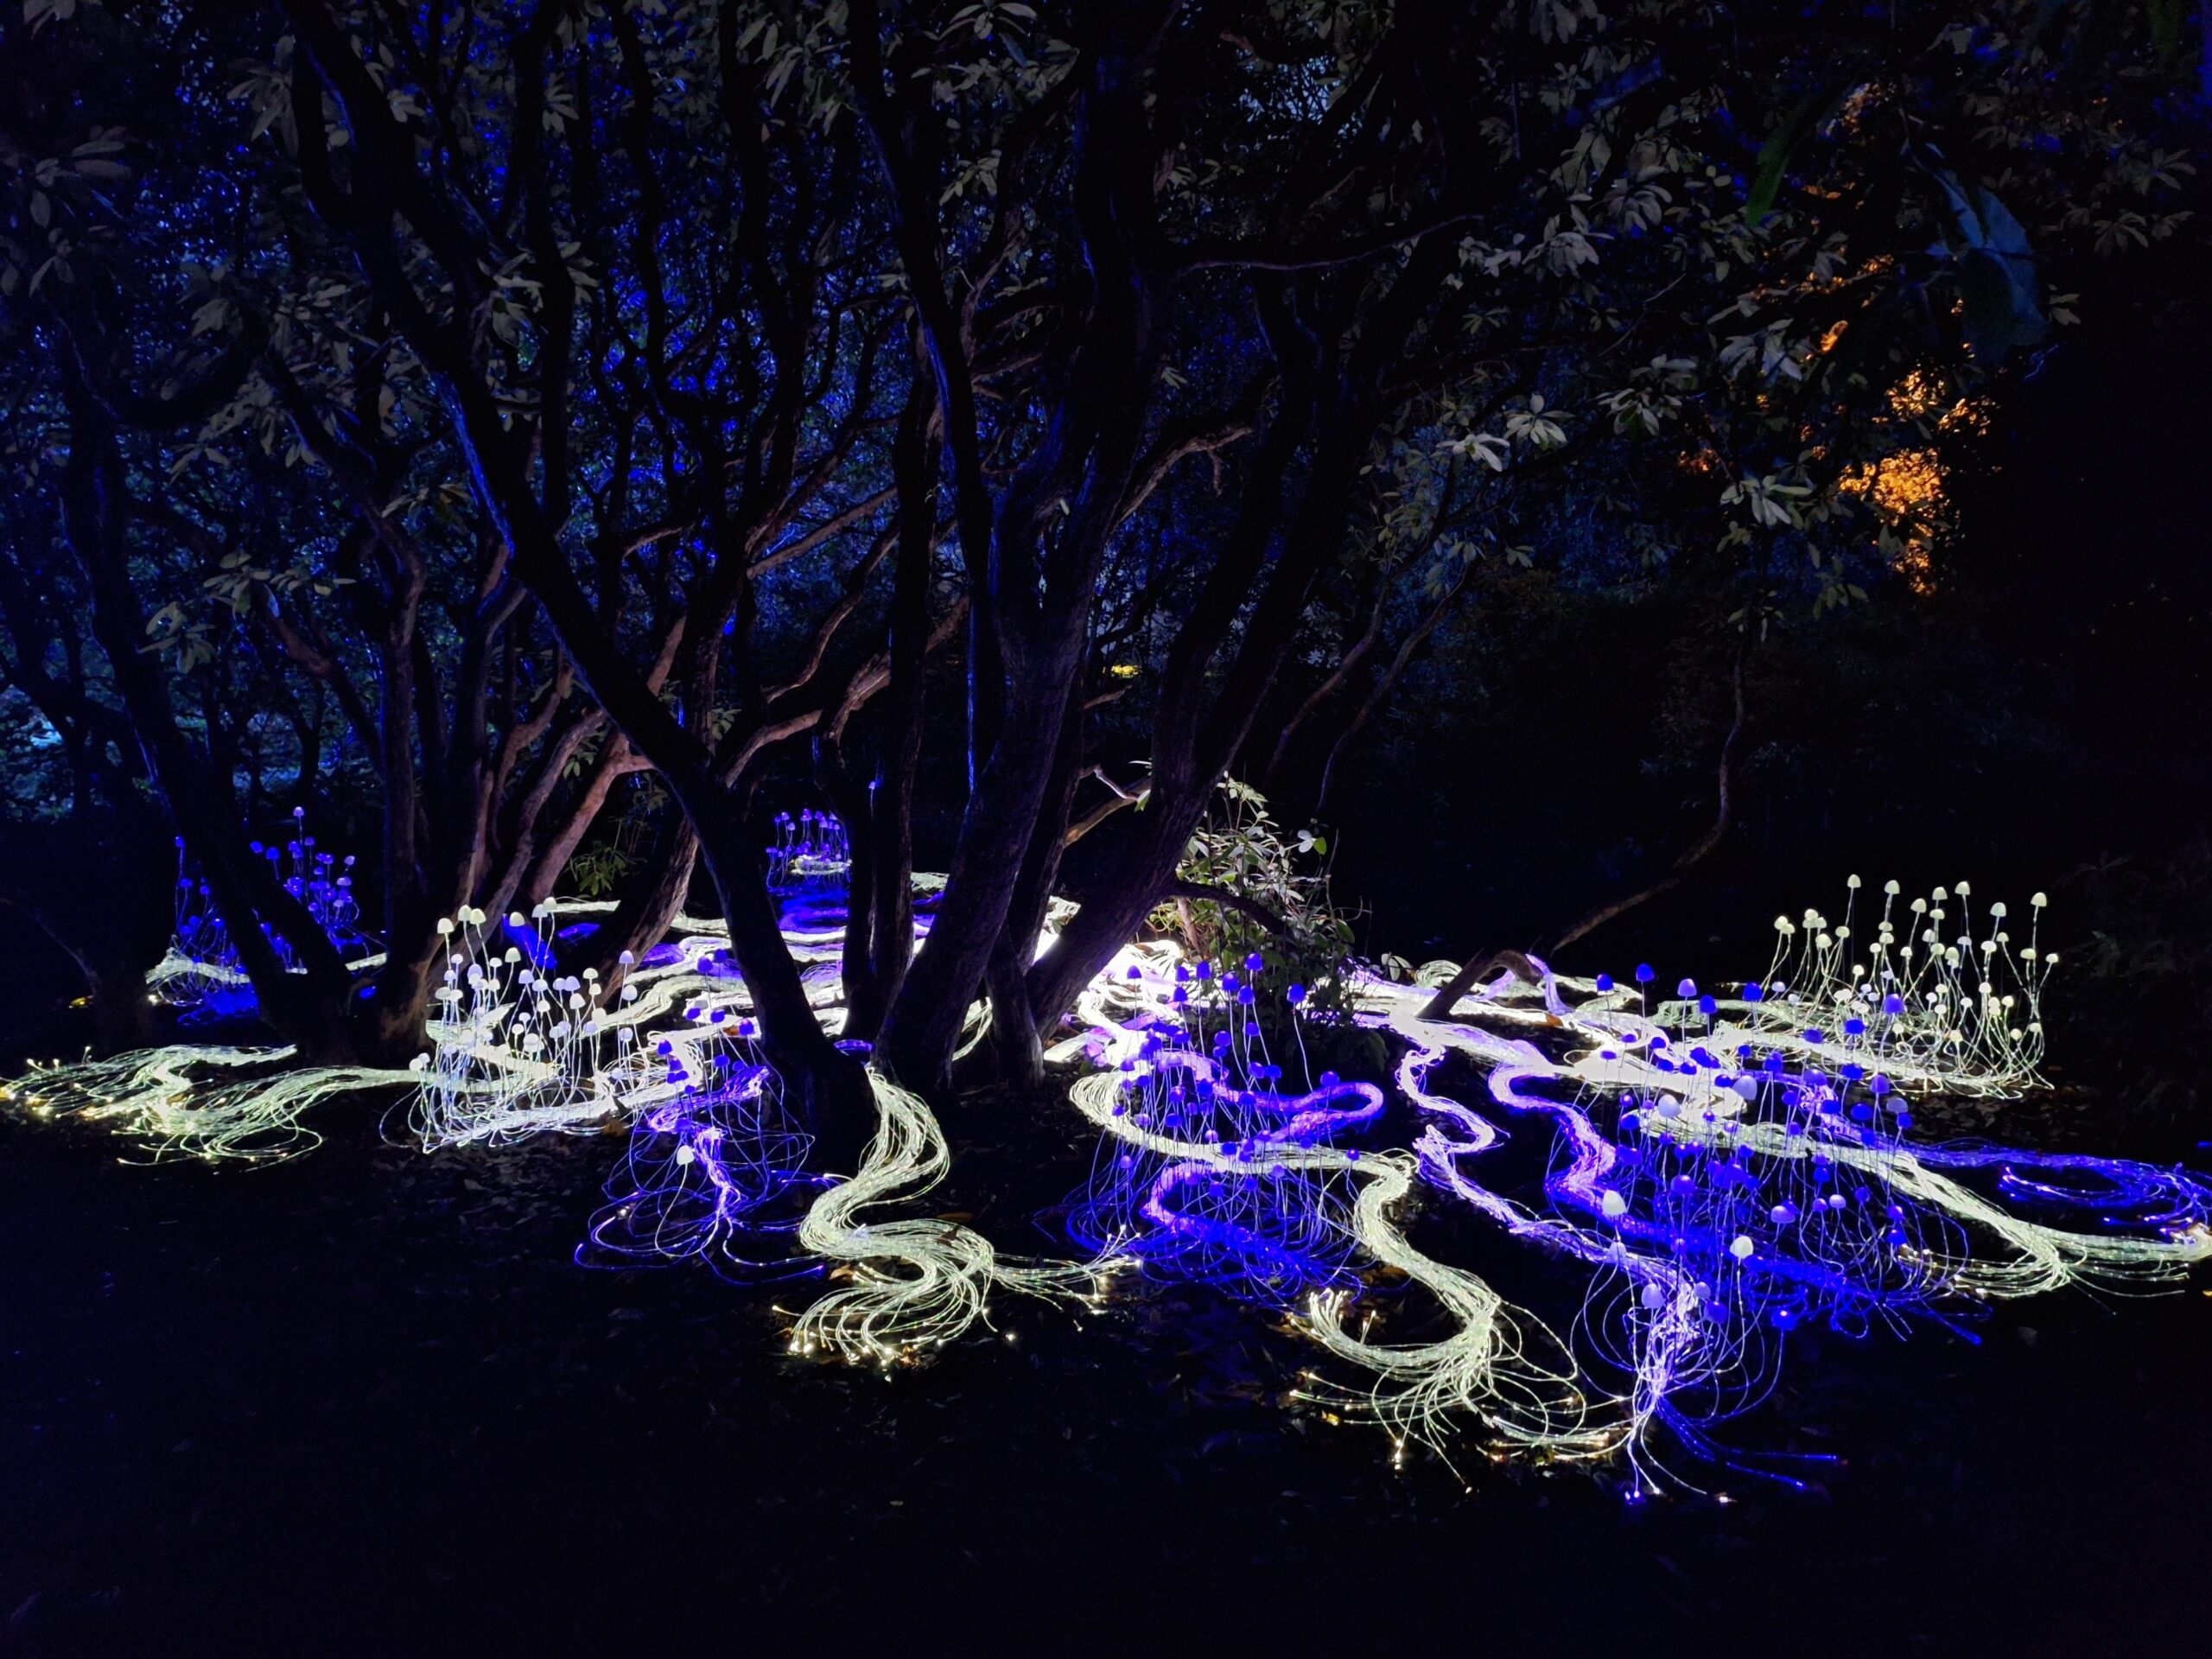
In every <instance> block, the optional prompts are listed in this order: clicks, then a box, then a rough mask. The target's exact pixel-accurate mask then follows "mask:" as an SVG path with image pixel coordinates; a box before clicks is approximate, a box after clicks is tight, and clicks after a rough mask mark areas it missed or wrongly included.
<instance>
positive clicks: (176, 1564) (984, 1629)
mask: <svg viewBox="0 0 2212 1659" xmlns="http://www.w3.org/2000/svg"><path fill="white" fill-rule="evenodd" d="M320 1121H321V1124H322V1127H323V1128H324V1129H325V1131H326V1132H327V1133H328V1134H329V1135H330V1136H331V1140H330V1142H329V1144H327V1145H326V1146H324V1147H321V1149H319V1150H318V1151H316V1152H315V1153H314V1154H311V1155H309V1156H307V1157H305V1158H302V1159H300V1160H297V1161H295V1162H292V1163H289V1164H285V1165H282V1166H276V1167H270V1168H262V1169H251V1170H249V1169H240V1168H235V1167H232V1168H218V1169H210V1168H208V1167H206V1166H196V1165H189V1164H178V1165H168V1166H159V1167H144V1166H129V1165H126V1164H124V1163H122V1162H119V1161H118V1153H119V1152H122V1151H124V1147H123V1146H122V1143H120V1142H118V1141H115V1140H113V1139H111V1138H109V1137H106V1136H104V1135H98V1134H95V1133H92V1132H88V1131H86V1130H82V1129H70V1128H54V1127H52V1126H46V1125H31V1124H25V1123H22V1122H16V1121H9V1122H0V1289H3V1291H4V1294H0V1355H4V1358H0V1652H22V1653H25V1654H32V1655H46V1654H52V1655H69V1656H73V1655H79V1654H90V1655H110V1654H112V1655H141V1654H143V1655H161V1656H168V1655H193V1654H217V1653H220V1654H238V1655H258V1654H264V1653H268V1654H277V1653H284V1654H290V1653H313V1654H318V1655H321V1654H335V1653H355V1652H360V1653H376V1654H410V1655H414V1654H443V1653H470V1654H477V1655H502V1654H509V1653H524V1652H528V1653H532V1654H567V1653H582V1652H607V1651H633V1652H634V1651H647V1650H650V1651H653V1652H664V1651H668V1650H671V1649H672V1648H674V1647H675V1646H676V1644H678V1643H695V1642H699V1641H707V1642H710V1643H713V1644H714V1647H713V1648H712V1649H710V1650H712V1651H717V1652H733V1653H753V1652H766V1651H772V1650H774V1649H779V1648H783V1647H785V1646H789V1645H792V1644H795V1643H799V1642H804V1643H823V1644H827V1645H828V1646H829V1648H830V1649H832V1650H834V1651H836V1652H840V1653H843V1652H858V1651H866V1650H869V1649H876V1648H895V1649H900V1650H908V1651H911V1650H920V1651H925V1652H937V1651H953V1650H961V1651H979V1652H1006V1653H1025V1652H1043V1653H1050V1654H1055V1655H1057V1654H1059V1653H1064V1652H1067V1651H1079V1652H1089V1651H1099V1652H1116V1653H1148V1652H1185V1651H1198V1650H1213V1651H1219V1652H1225V1653H1242V1652H1249V1651H1255V1650H1257V1649H1259V1648H1261V1647H1262V1645H1263V1644H1264V1645H1266V1646H1267V1647H1268V1648H1270V1649H1273V1650H1276V1651H1281V1652H1285V1653H1321V1652H1339V1653H1351V1654H1366V1653H1377V1652H1384V1651H1389V1650H1392V1649H1397V1648H1399V1647H1401V1646H1402V1645H1405V1644H1408V1643H1411V1642H1413V1641H1415V1640H1430V1639H1435V1640H1446V1639H1449V1640H1452V1641H1453V1642H1454V1643H1455V1644H1463V1645H1465V1646H1467V1647H1470V1648H1475V1649H1480V1650H1489V1651H1507V1652H1517V1651H1545V1652H1556V1651H1578V1650H1581V1649H1585V1648H1586V1647H1590V1648H1596V1647H1602V1648H1604V1649H1608V1650H1613V1649H1618V1650H1624V1651H1633V1652H1637V1653H1640V1654H1649V1653H1653V1652H1673V1651H1677V1650H1681V1651H1688V1650H1692V1649H1694V1650H1695V1651H1697V1652H1699V1653H1700V1654H1701V1655H1705V1656H1714V1655H1726V1654H1731V1653H1760V1654H1777V1653H1782V1654H1801V1653H1808V1652H1825V1651H1831V1650H1840V1649H1846V1648H1849V1649H1857V1650H1860V1651H1873V1652H1885V1653H1886V1652H1897V1651H1929V1652H1967V1653H1980V1652H1994V1651H1999V1650H2002V1651H2005V1652H2007V1653H2012V1654H2042V1653H2050V1654H2082V1653H2089V1652H2098V1651H2105V1650H2107V1649H2110V1648H2112V1647H2113V1645H2115V1644H2116V1643H2126V1645H2128V1646H2129V1647H2131V1648H2136V1649H2151V1648H2152V1647H2154V1646H2155V1645H2157V1644H2158V1643H2160V1642H2161V1641H2164V1643H2167V1644H2169V1646H2170V1649H2171V1650H2173V1651H2177V1652H2179V1651H2202V1646H2201V1642H2202V1630H2203V1628H2204V1625H2203V1581H2202V1569H2203V1562H2204V1545H2205V1538H2206V1528H2205V1523H2204V1520H2203V1516H2204V1494H2205V1493H2206V1492H2207V1491H2212V1414H2208V1413H2207V1412H2206V1411H2205V1410H2204V1408H2203V1404H2202V1401H2203V1390H2204V1378H2205V1370H2206V1366H2205V1362H2206V1360H2207V1359H2208V1358H2212V1300H2207V1298H2208V1295H2212V1277H2208V1276H2206V1275H2200V1277H2199V1280H2198V1281H2197V1282H2196V1283H2194V1284H2192V1285H2190V1287H2188V1288H2187V1289H2185V1290H2184V1291H2183V1292H2181V1293H2180V1294H2176V1295H2172V1296H2164V1297H2158V1298H2152V1299H2147V1300H2141V1301H2136V1302H2131V1303H2128V1304H2126V1305H2121V1306H2104V1305H2101V1304H2100V1303H2099V1302H2097V1301H2096V1300H2093V1299H2091V1298H2089V1297H2088V1296H2086V1295H2083V1294H2071V1295H2067V1296H2062V1297H2056V1298H2050V1299H2046V1300H2042V1301H2037V1302H2032V1303H2026V1304H2016V1305H2013V1306H2007V1307H2001V1308H1999V1310H1997V1313H1996V1315H1995V1317H1994V1319H1993V1320H1992V1321H1991V1322H1989V1323H1988V1324H1987V1325H1985V1326H1984V1327H1983V1329H1982V1332H1981V1336H1982V1338H1983V1340H1981V1341H1980V1343H1979V1344H1974V1343H1969V1342H1967V1341H1965V1340H1962V1339H1961V1338H1959V1337H1956V1336H1955V1335H1952V1334H1950V1333H1948V1332H1945V1331H1943V1330H1942V1329H1941V1328H1937V1327H1925V1328H1922V1329H1919V1330H1916V1332H1914V1333H1913V1334H1912V1336H1911V1337H1910V1339H1909V1340H1900V1339H1898V1338H1893V1337H1889V1336H1877V1337H1875V1338H1872V1339H1869V1340H1866V1341H1861V1342H1850V1341H1845V1340H1842V1339H1840V1338H1833V1337H1827V1336H1825V1335H1820V1336H1815V1337H1813V1338H1809V1339H1808V1340H1806V1341H1803V1342H1801V1343H1800V1344H1798V1345H1797V1347H1796V1349H1794V1350H1793V1352H1792V1356H1791V1363H1790V1365H1789V1371H1788V1375H1787V1376H1786V1378H1785V1386H1784V1388H1783V1390H1782V1391H1781V1393H1780V1394H1779V1395H1778V1397H1777V1399H1776V1400H1775V1401H1774V1402H1771V1404H1770V1406H1769V1407H1767V1408H1764V1414H1765V1415H1766V1416H1768V1417H1769V1418H1770V1420H1772V1421H1774V1422H1777V1423H1780V1424H1781V1425H1783V1431H1782V1432H1783V1433H1784V1435H1785V1438H1786V1439H1787V1440H1788V1441H1789V1444H1790V1445H1791V1446H1795V1447H1796V1448H1798V1449H1808V1448H1813V1447H1826V1448H1827V1449H1829V1450H1831V1451H1833V1452H1835V1453H1837V1454H1838V1455H1840V1457H1841V1458H1843V1459H1845V1461H1844V1462H1843V1463H1841V1464H1840V1465H1837V1466H1835V1467H1834V1468H1831V1469H1828V1470H1827V1471H1825V1472H1823V1473H1821V1476H1820V1479H1819V1484H1818V1490H1816V1491H1812V1492H1809V1493H1797V1492H1792V1491H1786V1490H1784V1489H1782V1488H1779V1487H1776V1486H1772V1485H1770V1484H1764V1483H1761V1482H1758V1481H1756V1480H1748V1479H1745V1478H1742V1477H1740V1476H1737V1475H1734V1474H1732V1473H1730V1472H1729V1471H1725V1470H1721V1471H1716V1470H1713V1469H1712V1468H1710V1467H1709V1466H1707V1467H1705V1468H1700V1467H1699V1466H1698V1465H1694V1464H1688V1463H1687V1462H1686V1463H1685V1464H1684V1465H1682V1467H1683V1469H1684V1472H1686V1473H1688V1474H1689V1475H1690V1476H1691V1478H1694V1479H1698V1480H1700V1483H1701V1484H1703V1483H1706V1482H1710V1483H1711V1484H1712V1485H1713V1487H1714V1488H1716V1489H1717V1491H1725V1492H1726V1497H1727V1501H1726V1502H1723V1501H1720V1500H1719V1498H1718V1497H1713V1496H1708V1497H1690V1496H1683V1497H1672V1498H1669V1499H1665V1500H1662V1501H1657V1502H1651V1503H1643V1504H1640V1505H1633V1506H1632V1505H1630V1504H1627V1503H1624V1501H1623V1499H1622V1497H1621V1496H1620V1494H1619V1491H1618V1487H1617V1486H1615V1485H1610V1484H1606V1483H1605V1482H1603V1481H1600V1480H1598V1479H1593V1478H1591V1476H1590V1475H1588V1474H1587V1473H1582V1472H1571V1471H1558V1472H1554V1473H1550V1474H1535V1473H1528V1472H1522V1473H1519V1474H1515V1473H1512V1472H1510V1471H1505V1470H1503V1469H1497V1468H1494V1467H1493V1466H1492V1465H1490V1464H1489V1463H1488V1462H1487V1461H1485V1460H1484V1459H1483V1458H1482V1457H1481V1456H1480V1454H1479V1452H1478V1453H1477V1454H1476V1455H1475V1456H1473V1457H1471V1458H1469V1459H1464V1460H1462V1461H1461V1462H1460V1464H1459V1468H1460V1470H1461V1471H1463V1472H1464V1473H1465V1475H1466V1476H1467V1479H1468V1482H1470V1483H1471V1484H1463V1482H1462V1481H1461V1479H1460V1478H1458V1477H1457V1476H1456V1475H1455V1474H1454V1473H1453V1472H1452V1470H1450V1469H1448V1468H1446V1466H1445V1465H1442V1464H1441V1463H1440V1462H1437V1461H1435V1460H1433V1459H1423V1458H1421V1457H1414V1458H1409V1459H1408V1463H1407V1465H1406V1467H1405V1468H1403V1469H1402V1470H1400V1471H1394V1470H1393V1469H1392V1467H1391V1464H1390V1459H1389V1442H1388V1441H1387V1440H1386V1439H1385V1438H1384V1437H1383V1435H1382V1434H1381V1433H1378V1432H1376V1431H1375V1430H1373V1429H1371V1428H1365V1427H1354V1426H1345V1427H1330V1426H1327V1425H1325V1423H1323V1422H1322V1421H1320V1420H1319V1418H1318V1417H1316V1416H1314V1415H1312V1414H1298V1413H1294V1412H1292V1411H1288V1410H1286V1409H1284V1408H1283V1407H1282V1405H1281V1403H1280V1397H1281V1394H1282V1393H1283V1391H1284V1390H1285V1389H1287V1387H1288V1386H1290V1384H1291V1383H1292V1382H1293V1380H1294V1377H1295V1376H1296V1374H1297V1372H1298V1371H1299V1370H1300V1368H1301V1367H1304V1366H1306V1365H1310V1364H1313V1363H1315V1357H1316V1351H1315V1350H1313V1348H1311V1347H1310V1346H1309V1345H1306V1344H1302V1343H1301V1342H1300V1341H1299V1340H1297V1339H1296V1338H1294V1337H1292V1336H1290V1335H1287V1334H1286V1333H1284V1332H1281V1331H1280V1330H1278V1329H1276V1328H1275V1327H1274V1322H1273V1320H1272V1319H1271V1318H1270V1317H1269V1316H1268V1315H1267V1314H1265V1313H1262V1312H1260V1311H1257V1310H1254V1309H1250V1308H1247V1307H1244V1306H1239V1305H1238V1304H1236V1303H1234V1302H1232V1301H1230V1300H1227V1299H1225V1298H1224V1297H1222V1296H1220V1295H1218V1294H1216V1293H1213V1292H1211V1291H1209V1290H1206V1289H1204V1288H1198V1287H1161V1286H1153V1287H1141V1286H1140V1287H1135V1288H1134V1289H1132V1290H1131V1291H1130V1292H1128V1294H1124V1295H1122V1296H1120V1297H1118V1298H1117V1299H1116V1302H1115V1303H1114V1305H1113V1306H1110V1307H1109V1309H1108V1310H1106V1311H1104V1312H1103V1313H1082V1314H1081V1315H1080V1317H1078V1316H1077V1314H1075V1313H1070V1312H1067V1311H1065V1310H1060V1309H1056V1308H1053V1307H1050V1306H1042V1305H1036V1304H1023V1303H1019V1302H1015V1301H1013V1300H1002V1301H1001V1303H1000V1305H999V1306H997V1307H996V1308H995V1318H996V1320H997V1325H998V1329H997V1330H996V1331H995V1332H978V1333H977V1334H976V1336H975V1338H973V1339H971V1340H969V1341H968V1342H966V1343H964V1344H960V1345H958V1346H957V1347H956V1348H954V1349H952V1350H951V1351H948V1352H947V1353H946V1354H945V1356H944V1358H943V1359H942V1360H941V1361H940V1362H939V1363H936V1364H934V1365H932V1366H931V1367H929V1368H927V1369H925V1370H913V1371H906V1372H901V1373H899V1374H897V1375H894V1376H889V1377H883V1376H875V1375H872V1374H859V1373H855V1372H853V1371H849V1370H838V1369H833V1368H827V1367H822V1366H817V1365H812V1364H807V1363H801V1362H798V1361H794V1360H792V1359H790V1358H788V1357H785V1353H784V1349H783V1344H782V1342H781V1340H780V1327H781V1321H780V1319H779V1317H778V1315H777V1313H775V1311H774V1305H775V1304H776V1303H777V1301H778V1300H779V1291H778V1289H777V1288H776V1287H738V1286H732V1285H729V1284H726V1283H723V1282H721V1281H718V1280H716V1279H715V1277H714V1276H712V1275H711V1274H709V1273H707V1272H705V1271H703V1270H700V1269H698V1268H654V1269H626V1270H622V1271H589V1270H586V1269H584V1268H579V1267H578V1266H576V1265H575V1262H574V1260H573V1252H574V1250H575V1245H576V1243H577V1242H578V1240H579V1239H580V1237H581V1236H582V1232H583V1229H584V1227H585V1225H586V1224H587V1222H588V1219H589V1217H590V1216H591V1214H592V1212H593V1211H594V1208H595V1207H596V1206H597V1205H598V1203H599V1202H600V1201H601V1181H602V1179H604V1177H605V1175H606V1173H607V1170H608V1169H609V1168H610V1167H611V1166H612V1164H613V1160H614V1158H615V1156H616V1154H617V1152H618V1150H619V1143H617V1142H615V1141H611V1140H608V1139H604V1138H581V1139H557V1138H546V1139H541V1140H539V1141H534V1142H531V1143H528V1144H525V1145H523V1146H519V1147H509V1148H505V1149H499V1150H490V1151H485V1150H454V1151H446V1152H441V1153H438V1154H430V1155H425V1154H422V1153H420V1152H417V1151H414V1150H410V1149H408V1148H405V1147H398V1146H392V1145H387V1144H385V1143H384V1142H383V1141H382V1139H381V1138H380V1135H379V1133H378V1122H377V1114H376V1113H375V1111H374V1110H373V1109H365V1108H362V1107H359V1106H356V1107H353V1108H351V1109H349V1108H347V1107H346V1106H343V1105H340V1106H338V1107H334V1108H327V1109H325V1110H324V1111H323V1112H322V1114H321V1120H320ZM994 1128H1002V1129H1004V1130H1005V1131H1006V1133H1004V1134H1002V1135H998V1136H997V1137H996V1138H993V1137H992V1136H990V1135H988V1134H985V1135H978V1134H977V1133H976V1131H977V1130H979V1129H982V1130H986V1131H988V1130H991V1129H994ZM951 1130H952V1135H953V1140H954V1143H955V1149H956V1174H955V1177H954V1179H953V1182H952V1183H951V1184H950V1186H949V1187H948V1188H947V1189H946V1191H945V1192H944V1193H943V1194H942V1195H941V1196H940V1197H939V1198H937V1199H933V1200H932V1203H934V1204H938V1205H941V1206H942V1208H943V1209H944V1210H945V1211H955V1210H959V1211H971V1212H974V1213H975V1214H976V1222H977V1224H978V1225H979V1226H981V1227H982V1228H983V1229H984V1230H986V1231H987V1232H988V1233H989V1234H990V1235H992V1236H993V1237H994V1238H995V1240H996V1241H997V1242H998V1243H999V1244H1000V1245H1001V1248H1002V1249H1015V1250H1020V1249H1027V1248H1033V1249H1039V1250H1046V1249H1054V1248H1056V1245H1055V1242H1054V1241H1053V1240H1052V1238H1051V1237H1050V1236H1048V1235H1047V1234H1046V1232H1044V1231H1041V1230H1039V1224H1036V1223H1035V1221H1034V1219H1033V1218H1034V1216H1035V1214H1036V1212H1037V1211H1039V1210H1041V1209H1043V1208H1045V1207H1046V1206H1048V1205H1050V1204H1051V1203H1052V1201H1053V1200H1054V1199H1055V1198H1058V1197H1059V1196H1060V1195H1061V1194H1063V1193H1065V1192H1066V1191H1067V1190H1068V1189H1069V1188H1071V1187H1072V1186H1073V1185H1076V1184H1077V1182H1078V1181H1079V1180H1080V1179H1082V1177H1083V1175H1084V1171H1085V1170H1086V1169H1087V1168H1088V1166H1089V1162H1090V1149H1089V1147H1088V1144H1087V1141H1086V1139H1085V1136H1084V1134H1083V1126H1082V1125H1081V1124H1080V1123H1079V1122H1078V1121H1077V1119H1076V1118H1075V1116H1074V1115H1073V1114H1072V1113H1071V1112H1067V1111H1065V1110H1062V1111H1059V1112H1058V1113H1052V1112H1045V1113H1039V1112H1034V1111H1021V1110H1009V1109H990V1108H989V1107H988V1104H986V1105H983V1106H979V1107H978V1108H976V1109H975V1110H974V1111H973V1112H972V1113H970V1114H969V1115H968V1116H967V1117H966V1119H965V1121H960V1122H954V1123H953V1124H952V1125H951ZM2027 1138H2038V1137H2033V1136H2031V1137H2027ZM2107 1150H2111V1151H2120V1150H2124V1148H2118V1147H2113V1148H2107ZM1061 1248H1064V1247H1061ZM1484 1270H1485V1271H1487V1270H1489V1268H1488V1266H1487V1264H1486V1263H1484ZM1535 1291H1536V1292H1537V1293H1538V1294H1543V1292H1544V1287H1542V1286H1541V1285H1538V1286H1536V1287H1535ZM806 1294H811V1293H810V1287H804V1286H801V1287H784V1289H783V1292H782V1295H783V1296H784V1298H785V1299H786V1300H787V1299H788V1298H789V1297H790V1296H793V1295H798V1296H803V1295H806ZM1509 1294H1511V1293H1509ZM1571 1313H1572V1307H1571V1305H1570V1306H1567V1308H1565V1309H1564V1310H1560V1311H1559V1313H1558V1314H1557V1317H1560V1318H1561V1319H1564V1318H1566V1317H1569V1316H1571Z"/></svg>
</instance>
